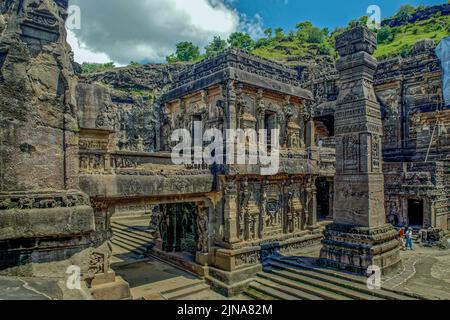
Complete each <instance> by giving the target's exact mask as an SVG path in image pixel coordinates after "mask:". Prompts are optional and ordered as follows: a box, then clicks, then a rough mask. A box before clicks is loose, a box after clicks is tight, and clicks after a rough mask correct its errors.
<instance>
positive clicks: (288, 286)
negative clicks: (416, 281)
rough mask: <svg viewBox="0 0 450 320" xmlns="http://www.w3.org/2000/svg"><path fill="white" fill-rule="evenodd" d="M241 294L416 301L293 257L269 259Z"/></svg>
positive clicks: (262, 297) (274, 297) (272, 297)
mask: <svg viewBox="0 0 450 320" xmlns="http://www.w3.org/2000/svg"><path fill="white" fill-rule="evenodd" d="M245 294H246V295H247V296H249V297H251V298H253V299H257V300H417V299H418V298H416V297H413V296H410V295H406V294H401V293H398V292H394V291H391V290H386V289H381V290H370V289H368V287H367V284H366V278H365V277H361V276H356V275H352V274H347V273H344V272H340V271H336V270H330V269H325V268H321V267H319V266H316V265H313V264H311V263H305V262H303V261H301V260H300V259H294V258H281V257H280V258H275V257H274V258H272V259H270V260H269V261H267V262H266V263H265V266H264V271H263V272H260V273H258V274H257V276H256V279H255V281H253V282H252V283H251V284H250V286H249V287H248V288H247V289H246V291H245Z"/></svg>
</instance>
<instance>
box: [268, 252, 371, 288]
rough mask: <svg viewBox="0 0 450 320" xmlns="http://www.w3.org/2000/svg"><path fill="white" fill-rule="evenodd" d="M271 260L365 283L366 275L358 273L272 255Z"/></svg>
mask: <svg viewBox="0 0 450 320" xmlns="http://www.w3.org/2000/svg"><path fill="white" fill-rule="evenodd" d="M271 261H275V262H279V263H281V264H285V265H288V266H290V267H293V268H302V269H306V270H311V271H314V272H317V273H321V274H324V275H327V276H332V277H336V278H339V279H342V280H346V281H350V282H356V283H361V284H364V285H365V284H366V283H367V278H366V277H363V276H358V275H355V274H350V273H345V272H339V271H337V270H333V269H327V268H324V267H320V266H317V265H311V264H308V263H304V262H301V260H292V259H285V258H277V257H274V258H272V259H271Z"/></svg>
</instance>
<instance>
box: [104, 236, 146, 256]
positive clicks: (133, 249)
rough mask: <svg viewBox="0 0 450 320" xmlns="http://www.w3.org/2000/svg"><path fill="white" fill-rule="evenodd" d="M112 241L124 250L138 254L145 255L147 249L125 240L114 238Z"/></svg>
mask: <svg viewBox="0 0 450 320" xmlns="http://www.w3.org/2000/svg"><path fill="white" fill-rule="evenodd" d="M111 243H112V244H113V245H115V246H117V247H119V248H120V249H122V250H125V251H128V252H130V253H134V254H136V255H138V256H141V255H145V254H146V252H147V250H146V249H144V248H142V247H136V246H135V245H130V244H127V243H124V242H119V241H117V240H114V239H113V240H112V241H111Z"/></svg>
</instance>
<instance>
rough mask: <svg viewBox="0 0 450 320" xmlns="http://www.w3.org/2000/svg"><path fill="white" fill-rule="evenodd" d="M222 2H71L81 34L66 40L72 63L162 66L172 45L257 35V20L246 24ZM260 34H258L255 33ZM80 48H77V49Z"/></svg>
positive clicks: (118, 0) (213, 0)
mask: <svg viewBox="0 0 450 320" xmlns="http://www.w3.org/2000/svg"><path fill="white" fill-rule="evenodd" d="M226 3H228V2H225V0H71V1H70V4H73V5H78V6H80V8H81V29H80V30H74V31H73V33H69V36H68V41H69V43H70V44H71V45H72V47H73V49H74V52H75V60H76V61H77V62H105V61H111V60H112V61H114V62H116V63H118V64H128V63H129V62H130V61H132V60H133V61H143V60H144V61H145V60H146V61H152V62H162V61H164V60H165V57H166V56H167V55H169V54H170V53H172V52H174V50H175V44H176V43H178V42H180V41H192V42H193V43H195V44H197V45H199V46H200V47H201V48H203V47H204V46H205V45H206V44H207V43H208V42H209V41H211V39H212V38H213V36H215V35H218V36H221V37H222V38H227V37H228V36H229V35H230V34H231V33H232V32H234V31H237V30H244V31H247V32H249V33H250V34H251V35H253V36H258V34H260V33H261V32H260V31H261V30H262V27H261V24H262V20H261V19H260V17H259V16H258V17H255V19H252V20H248V19H246V18H245V17H243V16H242V15H241V14H240V13H239V12H237V11H236V10H234V9H233V8H231V7H230V6H229V5H227V4H226ZM258 28H259V29H261V30H259V29H258ZM80 44H81V45H80Z"/></svg>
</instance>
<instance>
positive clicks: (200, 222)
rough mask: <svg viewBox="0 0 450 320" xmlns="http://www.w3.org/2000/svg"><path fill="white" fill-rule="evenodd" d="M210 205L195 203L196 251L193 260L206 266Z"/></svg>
mask: <svg viewBox="0 0 450 320" xmlns="http://www.w3.org/2000/svg"><path fill="white" fill-rule="evenodd" d="M210 209H211V208H210V207H208V206H207V205H206V204H205V203H199V204H198V205H197V228H198V230H197V234H198V241H197V252H196V255H195V261H196V262H197V263H198V264H200V265H202V266H206V265H207V264H208V255H209V245H210V243H209V242H210V232H209V230H210V225H209V215H210Z"/></svg>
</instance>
